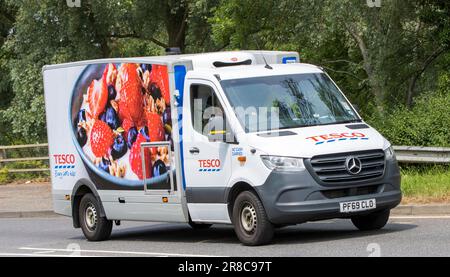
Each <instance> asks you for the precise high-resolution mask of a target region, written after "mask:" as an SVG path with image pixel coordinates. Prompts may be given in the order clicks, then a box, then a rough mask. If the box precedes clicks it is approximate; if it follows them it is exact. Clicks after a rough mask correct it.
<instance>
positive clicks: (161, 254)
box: [19, 247, 225, 257]
mask: <svg viewBox="0 0 450 277" xmlns="http://www.w3.org/2000/svg"><path fill="white" fill-rule="evenodd" d="M19 249H20V250H32V251H57V252H73V250H72V249H65V248H60V249H58V248H34V247H20V248H19ZM76 251H79V252H86V253H103V254H129V255H151V256H172V257H173V256H176V257H225V256H214V255H199V254H180V253H160V252H135V251H110V250H88V249H80V250H76Z"/></svg>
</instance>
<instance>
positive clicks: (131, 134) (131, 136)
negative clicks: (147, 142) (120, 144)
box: [127, 127, 138, 149]
mask: <svg viewBox="0 0 450 277" xmlns="http://www.w3.org/2000/svg"><path fill="white" fill-rule="evenodd" d="M137 135H138V131H137V129H136V127H131V128H130V130H128V134H127V146H128V148H130V149H131V146H133V143H134V142H135V141H136V138H137Z"/></svg>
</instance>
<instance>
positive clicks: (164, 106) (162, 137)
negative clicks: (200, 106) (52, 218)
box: [43, 60, 188, 222]
mask: <svg viewBox="0 0 450 277" xmlns="http://www.w3.org/2000/svg"><path fill="white" fill-rule="evenodd" d="M43 75H44V88H45V104H46V116H47V127H48V128H47V132H48V142H49V156H50V167H51V179H52V193H53V203H54V211H55V212H56V213H59V214H63V215H67V216H71V215H72V207H71V200H70V198H71V197H72V196H73V195H74V194H75V193H76V192H75V191H73V190H74V187H75V184H76V183H79V182H80V181H81V180H86V181H87V182H89V183H90V184H93V186H91V188H92V189H94V190H96V191H95V194H96V195H98V197H99V198H100V201H101V202H102V205H103V207H104V209H105V214H106V216H107V218H108V219H122V220H149V221H159V220H164V219H165V220H164V221H171V222H186V220H187V218H188V217H187V212H186V211H187V208H183V206H182V204H181V198H182V196H183V186H182V183H179V184H178V185H177V183H178V182H177V181H178V180H180V179H179V177H178V176H179V175H180V174H179V173H180V172H179V168H180V167H179V166H178V164H179V162H180V161H179V158H178V155H177V153H176V151H175V149H172V150H170V149H167V148H164V149H163V148H151V149H150V148H147V149H146V150H145V151H144V156H145V163H144V164H142V159H141V151H140V150H141V149H140V143H141V142H160V141H161V142H164V141H171V140H172V138H173V136H172V135H173V133H172V129H173V128H172V118H173V117H174V116H172V114H171V113H170V112H171V110H172V108H173V107H174V105H173V101H172V96H173V91H174V86H175V85H174V83H175V81H174V77H173V70H172V67H171V65H170V64H149V63H141V64H139V63H120V61H119V60H115V61H114V63H107V61H105V63H92V64H91V63H86V64H77V65H76V66H71V65H65V66H61V67H49V68H44V70H43ZM105 92H106V93H105ZM105 95H106V97H107V98H106V99H104V96H105ZM93 99H94V100H93ZM137 107H141V108H142V110H139V109H137ZM174 114H175V115H176V113H174ZM133 128H134V133H132V132H131V129H133ZM80 130H81V133H80ZM175 130H176V129H175ZM118 139H120V140H118ZM105 145H106V146H105ZM116 146H119V147H116ZM122 146H125V147H122ZM166 151H173V152H172V155H171V156H172V157H173V158H174V159H175V162H174V163H172V162H170V161H169V160H168V157H170V156H168V155H167V152H166ZM143 167H145V169H146V170H145V171H146V172H147V176H143V174H144V173H143V170H142V168H143ZM169 174H171V175H173V178H172V179H173V182H174V187H175V188H176V189H175V190H174V191H171V189H170V181H169ZM144 177H145V178H144ZM144 179H145V180H146V186H147V190H146V191H144ZM163 197H167V199H168V200H169V201H168V203H165V202H164V201H163ZM72 198H73V197H72Z"/></svg>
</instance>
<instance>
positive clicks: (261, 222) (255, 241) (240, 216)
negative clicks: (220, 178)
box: [233, 191, 274, 246]
mask: <svg viewBox="0 0 450 277" xmlns="http://www.w3.org/2000/svg"><path fill="white" fill-rule="evenodd" d="M233 225H234V231H235V232H236V235H237V237H238V238H239V240H240V241H241V242H242V243H243V244H245V245H248V246H257V245H263V244H267V243H269V242H270V241H271V240H272V238H273V235H274V226H273V225H272V223H270V222H269V220H268V218H267V215H266V211H265V210H264V207H263V204H262V202H261V200H259V198H258V196H256V195H255V194H254V193H253V192H250V191H244V192H242V193H241V194H239V195H238V197H237V198H236V200H235V201H234V206H233Z"/></svg>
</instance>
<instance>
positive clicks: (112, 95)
mask: <svg viewBox="0 0 450 277" xmlns="http://www.w3.org/2000/svg"><path fill="white" fill-rule="evenodd" d="M116 96H117V91H116V88H115V87H114V86H113V85H109V86H108V100H114V99H116Z"/></svg>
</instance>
